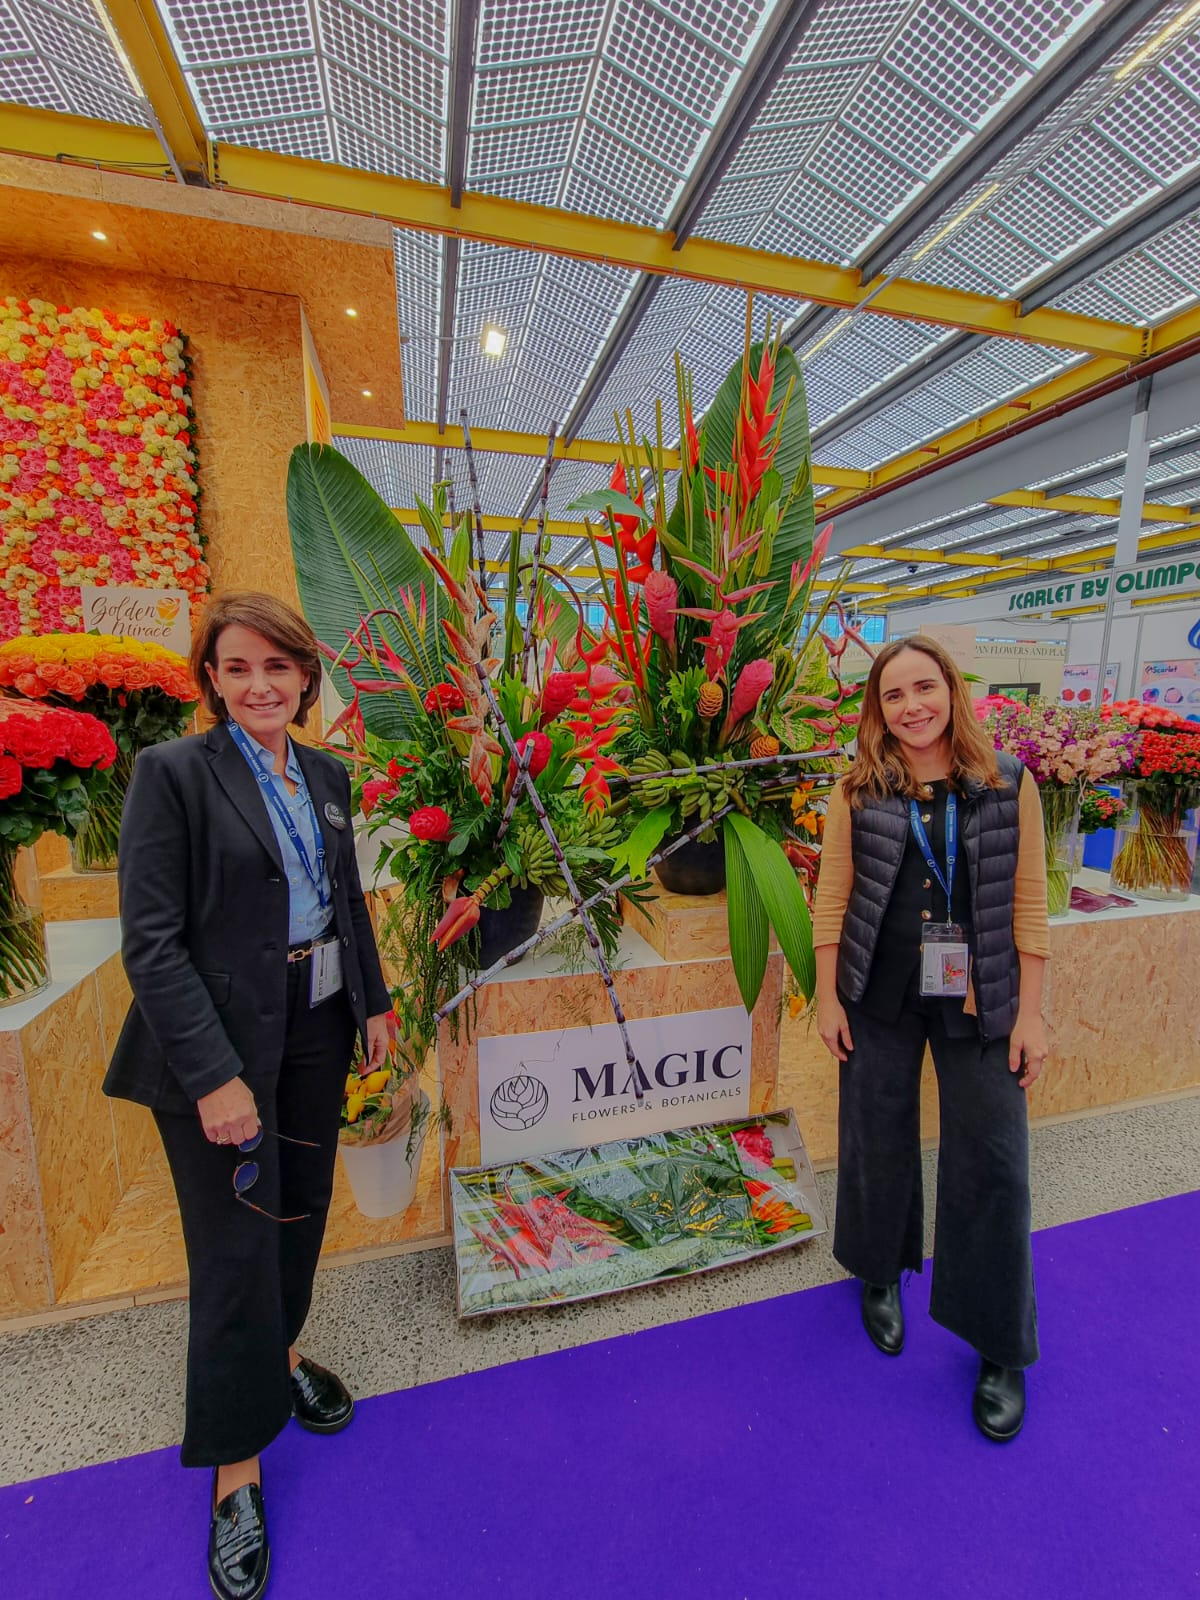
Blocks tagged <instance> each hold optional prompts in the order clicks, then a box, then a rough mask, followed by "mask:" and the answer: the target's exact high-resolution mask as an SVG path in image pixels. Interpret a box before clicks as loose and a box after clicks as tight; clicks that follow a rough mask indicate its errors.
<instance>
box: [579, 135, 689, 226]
mask: <svg viewBox="0 0 1200 1600" xmlns="http://www.w3.org/2000/svg"><path fill="white" fill-rule="evenodd" d="M575 160H576V163H577V166H578V171H577V172H576V173H575V174H573V176H574V177H578V178H583V179H587V180H590V182H591V183H593V184H594V185H596V187H597V188H599V189H601V190H603V191H604V192H605V193H606V194H607V195H608V196H609V199H608V202H607V205H606V207H605V212H604V213H603V214H605V215H608V216H611V217H612V218H613V219H614V221H617V222H622V221H630V222H645V221H647V220H650V219H654V220H655V221H657V220H659V219H660V218H661V217H663V216H665V215H666V212H667V208H668V205H669V203H670V200H671V197H672V195H674V193H675V191H676V190H677V189H678V187H679V174H678V173H676V172H673V171H671V170H670V169H669V168H668V167H664V166H662V165H661V164H660V163H659V162H657V161H655V160H654V159H653V158H652V157H651V156H648V155H646V154H645V152H644V151H640V150H635V149H634V148H633V146H632V145H631V144H629V143H628V142H627V141H626V140H624V139H618V138H617V137H616V136H615V135H614V134H611V133H609V132H608V130H607V129H605V128H600V127H598V126H597V125H596V124H595V123H592V122H585V123H584V126H583V129H582V131H581V133H580V136H579V145H578V148H577V150H576V152H575ZM570 192H571V190H570V186H568V193H570Z"/></svg>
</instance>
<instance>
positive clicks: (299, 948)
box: [287, 933, 337, 967]
mask: <svg viewBox="0 0 1200 1600" xmlns="http://www.w3.org/2000/svg"><path fill="white" fill-rule="evenodd" d="M336 937H337V935H336V934H332V935H330V936H329V938H327V937H326V935H325V933H319V934H318V935H317V937H316V938H315V939H308V940H306V941H304V942H303V943H301V944H290V945H288V953H287V958H288V966H289V967H291V966H295V964H296V963H297V962H298V961H307V960H308V958H309V956H311V955H312V953H313V951H314V950H315V949H316V947H317V946H318V945H319V944H328V943H329V942H330V938H336Z"/></svg>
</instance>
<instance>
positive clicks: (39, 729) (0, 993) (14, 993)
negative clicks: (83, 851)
mask: <svg viewBox="0 0 1200 1600" xmlns="http://www.w3.org/2000/svg"><path fill="white" fill-rule="evenodd" d="M116 756H117V747H116V745H115V743H114V742H113V738H112V735H111V734H110V733H109V731H108V729H107V728H106V727H105V726H104V724H103V723H102V722H99V721H98V720H97V719H96V718H95V717H89V716H87V715H85V714H84V713H83V712H79V711H67V710H65V709H63V708H61V707H58V706H47V705H43V704H40V703H39V702H37V701H30V700H17V699H0V1005H9V1004H11V1003H12V1002H14V1001H17V1000H25V999H28V998H29V996H30V995H33V994H37V993H38V991H39V990H41V989H44V988H45V987H46V985H47V984H48V983H49V981H50V967H49V962H48V960H47V956H46V931H45V923H44V921H43V918H42V912H41V895H40V892H39V888H38V878H37V866H36V862H35V860H34V855H33V849H32V847H33V845H35V844H36V843H37V841H38V839H39V838H41V836H42V834H43V833H61V834H66V835H67V837H68V838H71V837H73V836H74V835H76V834H77V833H78V832H79V831H80V830H81V829H82V828H84V827H86V825H87V820H88V809H89V806H90V805H91V804H92V802H93V800H94V797H95V796H96V794H97V793H98V792H99V791H101V790H102V788H103V786H104V783H105V781H106V775H107V772H108V769H109V768H111V766H112V764H113V762H114V761H115V760H116Z"/></svg>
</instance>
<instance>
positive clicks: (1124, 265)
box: [1095, 250, 1192, 322]
mask: <svg viewBox="0 0 1200 1600" xmlns="http://www.w3.org/2000/svg"><path fill="white" fill-rule="evenodd" d="M1095 282H1096V284H1097V286H1098V287H1099V288H1101V289H1104V290H1106V291H1107V292H1108V293H1109V294H1111V295H1115V296H1116V298H1117V299H1118V300H1120V301H1121V303H1122V304H1123V305H1126V306H1128V307H1129V310H1130V312H1131V313H1132V315H1133V316H1134V318H1135V319H1136V320H1137V321H1139V322H1156V321H1158V320H1159V319H1160V318H1161V317H1165V316H1168V315H1170V313H1171V312H1172V311H1178V310H1180V309H1181V307H1183V306H1185V305H1187V304H1188V303H1189V301H1190V300H1191V299H1192V295H1191V293H1190V291H1189V290H1187V289H1186V288H1184V286H1183V285H1182V284H1181V283H1179V282H1178V280H1177V279H1176V278H1174V277H1172V276H1169V275H1168V274H1167V273H1165V272H1162V271H1160V270H1159V268H1158V267H1156V266H1155V265H1154V262H1153V261H1152V260H1150V258H1149V257H1148V256H1147V255H1145V254H1143V253H1142V252H1141V251H1140V250H1139V251H1137V252H1136V253H1135V254H1133V255H1131V256H1125V257H1123V258H1122V260H1120V261H1114V262H1113V263H1112V265H1111V266H1108V267H1105V269H1104V270H1103V272H1099V273H1097V274H1096V278H1095Z"/></svg>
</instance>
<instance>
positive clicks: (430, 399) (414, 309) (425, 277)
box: [392, 228, 443, 421]
mask: <svg viewBox="0 0 1200 1600" xmlns="http://www.w3.org/2000/svg"><path fill="white" fill-rule="evenodd" d="M392 242H393V248H394V253H395V261H396V305H397V315H398V322H399V328H400V335H401V338H402V339H404V340H406V341H407V343H405V344H404V345H403V346H402V348H401V356H400V369H401V373H402V376H403V380H404V410H405V414H406V415H407V416H409V417H412V418H414V419H417V418H422V419H424V420H426V421H433V420H434V413H435V409H436V406H437V396H436V388H435V386H436V382H437V376H436V374H437V349H438V347H437V335H438V303H439V299H440V295H441V278H442V248H443V246H442V241H441V240H440V239H438V238H435V237H434V236H433V235H432V234H425V233H417V232H415V231H414V230H412V229H409V228H396V229H395V230H394V231H393V234H392Z"/></svg>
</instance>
